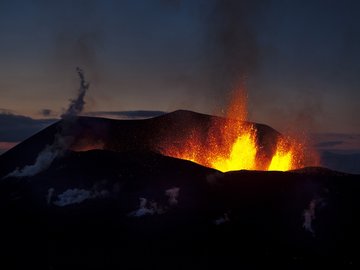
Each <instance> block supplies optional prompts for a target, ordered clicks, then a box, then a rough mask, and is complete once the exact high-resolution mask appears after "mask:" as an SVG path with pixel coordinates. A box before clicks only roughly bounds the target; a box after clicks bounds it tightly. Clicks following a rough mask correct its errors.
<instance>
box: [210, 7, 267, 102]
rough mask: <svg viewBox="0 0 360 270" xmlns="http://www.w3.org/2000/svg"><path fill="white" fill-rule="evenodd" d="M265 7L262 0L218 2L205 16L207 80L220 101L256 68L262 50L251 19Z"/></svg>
mask: <svg viewBox="0 0 360 270" xmlns="http://www.w3.org/2000/svg"><path fill="white" fill-rule="evenodd" d="M262 6H263V1H237V0H229V1H222V0H218V1H214V4H213V8H212V10H210V12H209V13H208V16H206V19H205V23H206V25H207V26H208V29H207V34H206V37H207V38H206V39H205V43H206V44H205V48H206V49H205V53H206V59H207V61H208V62H207V65H208V68H209V73H208V76H209V77H208V78H209V80H210V83H211V85H212V87H211V88H212V91H213V95H214V97H216V98H219V99H220V100H223V99H224V97H227V94H229V91H231V90H233V89H234V88H235V87H237V86H238V84H239V83H242V82H244V81H245V80H246V78H247V77H249V76H251V74H252V72H254V71H255V70H256V68H257V65H258V62H259V48H258V44H257V40H256V31H255V29H254V27H253V25H252V22H251V21H250V18H251V15H254V14H255V13H256V12H257V11H258V10H259V9H260V8H261V7H262ZM224 101H225V100H224Z"/></svg>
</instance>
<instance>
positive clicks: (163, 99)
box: [0, 0, 360, 141]
mask: <svg viewBox="0 0 360 270" xmlns="http://www.w3.org/2000/svg"><path fill="white" fill-rule="evenodd" d="M359 11H360V1H330V0H329V1H325V0H324V1H296V0H291V1H285V0H284V1H280V0H278V1H250V0H249V1H226V0H224V1H218V0H208V1H207V0H199V1H192V0H183V1H182V0H177V1H175V0H174V1H167V0H152V1H150V0H149V1H148V0H133V1H104V0H102V1H91V0H89V1H80V0H78V1H45V0H32V1H13V0H11V1H4V0H0V34H1V35H0V59H1V64H0V109H1V111H0V114H3V115H4V114H5V115H13V116H14V115H18V116H20V115H23V116H28V117H31V118H39V119H40V118H42V119H43V118H57V117H59V115H60V114H61V113H62V110H63V108H65V107H66V106H67V104H68V100H69V99H70V98H73V97H74V96H75V95H76V90H77V89H78V85H79V81H78V77H77V74H76V72H75V68H76V67H77V66H79V67H81V68H83V69H84V71H85V75H86V78H87V80H88V81H90V90H89V93H88V96H87V97H86V101H87V104H86V111H87V112H96V111H102V112H104V111H106V112H111V111H115V112H116V111H127V110H156V111H173V110H177V109H190V110H194V111H198V112H203V113H210V114H214V113H215V114H221V111H222V110H223V109H224V108H225V106H226V102H227V100H228V98H229V93H230V92H231V90H233V89H234V88H236V86H237V85H238V83H239V81H242V82H244V83H245V85H246V88H247V91H248V98H249V110H250V120H252V121H255V122H260V123H266V124H268V125H270V126H272V127H274V128H276V129H278V130H280V131H282V130H286V129H288V128H290V127H291V126H293V125H298V126H301V127H304V128H307V129H309V130H310V131H312V132H338V133H360V120H359V112H360V89H359V87H360V16H359ZM44 110H45V111H44ZM0 141H1V140H0Z"/></svg>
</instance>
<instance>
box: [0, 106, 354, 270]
mask: <svg viewBox="0 0 360 270" xmlns="http://www.w3.org/2000/svg"><path fill="white" fill-rule="evenodd" d="M219 121H222V120H221V118H219ZM58 125H59V123H57V124H54V125H52V126H50V127H48V128H46V129H44V130H43V131H41V132H39V133H38V134H36V135H34V136H33V137H31V138H29V139H28V140H26V141H24V142H23V143H21V144H19V145H18V146H16V147H15V148H13V149H12V150H10V151H8V152H7V153H5V154H4V155H2V156H0V166H1V174H0V175H5V174H7V173H8V172H9V171H11V170H13V169H14V168H15V167H16V166H23V165H26V164H31V163H33V161H34V159H35V158H36V155H37V154H38V153H39V152H40V151H41V150H42V149H43V148H44V147H45V145H46V144H50V143H52V141H53V138H54V136H55V134H56V133H57V128H58ZM193 125H200V127H201V128H203V129H205V130H206V128H208V125H209V116H206V115H202V114H195V113H192V112H186V111H178V112H174V113H172V114H168V115H164V116H160V117H157V118H154V119H148V120H136V121H116V120H108V119H100V118H87V117H80V118H78V120H77V123H76V125H74V129H73V131H72V134H73V135H72V136H74V137H75V138H76V140H75V141H74V145H73V148H74V149H76V148H81V147H85V146H86V147H88V146H89V145H93V146H94V148H96V147H95V146H98V145H101V147H100V148H102V150H90V151H81V152H76V151H66V152H65V153H64V154H63V155H61V156H59V157H58V158H56V159H55V160H54V161H53V162H52V164H51V165H50V167H48V168H47V169H46V170H44V171H42V172H40V173H39V174H36V175H34V176H31V177H23V178H16V177H8V178H5V179H2V180H0V215H1V230H0V239H1V245H2V246H3V249H2V250H3V251H2V252H1V253H0V254H1V255H0V256H1V258H0V267H2V268H3V269H28V268H31V269H69V268H75V269H230V268H231V269H232V268H237V269H238V268H245V269H249V268H251V269H257V268H259V267H261V268H265V267H267V268H268V267H277V268H288V269H303V268H313V267H318V268H321V269H322V268H326V267H337V268H339V269H345V268H355V269H357V268H358V267H359V257H358V249H357V248H356V247H357V244H358V243H359V240H360V233H359V228H360V218H359V216H360V199H359V196H358V191H359V190H360V179H359V175H351V174H346V173H341V172H334V171H332V170H329V169H325V168H319V167H312V168H304V169H301V170H295V171H289V172H263V171H236V172H229V173H221V172H219V171H216V170H214V169H210V168H206V167H203V166H200V165H198V164H195V163H192V162H190V161H186V160H180V159H175V158H171V157H166V156H162V155H160V154H158V153H156V152H155V151H153V150H154V149H153V146H154V145H156V144H157V142H156V140H157V139H160V138H164V137H168V138H171V136H174V137H175V138H177V133H179V131H181V133H182V132H185V133H186V132H188V131H187V127H188V126H193ZM257 128H258V130H259V132H260V134H263V135H262V136H263V137H262V138H260V139H259V140H260V143H262V144H263V145H264V146H266V145H267V144H268V145H269V146H268V147H269V149H271V145H270V143H271V141H272V140H275V139H276V136H279V135H278V133H277V132H276V131H274V130H273V129H271V128H269V127H267V126H264V125H257ZM269 134H270V135H269ZM165 135H166V136H165ZM175 143H176V142H175ZM106 149H113V151H110V150H106ZM83 150H84V149H83Z"/></svg>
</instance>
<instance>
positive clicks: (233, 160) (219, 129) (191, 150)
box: [161, 90, 303, 172]
mask: <svg viewBox="0 0 360 270" xmlns="http://www.w3.org/2000/svg"><path fill="white" fill-rule="evenodd" d="M246 104H247V102H246V92H245V91H244V90H240V91H237V92H235V95H234V96H233V99H232V102H231V103H230V106H229V108H228V110H227V114H226V119H221V120H220V119H219V118H214V119H212V121H211V124H210V127H208V129H207V130H206V131H205V136H204V129H201V128H196V127H194V128H193V129H192V130H191V132H190V133H188V134H186V132H184V134H185V135H184V137H181V138H179V139H178V140H177V143H176V144H172V143H170V144H169V143H168V144H167V145H166V146H165V147H162V150H161V152H162V154H164V155H168V156H172V157H176V158H180V159H186V160H190V161H193V162H195V163H198V164H201V165H204V166H207V167H211V168H215V169H217V170H220V171H222V172H226V171H233V170H242V169H245V170H271V171H288V170H292V169H297V168H300V167H302V166H303V161H302V157H303V153H302V152H303V149H302V146H301V144H299V143H298V142H296V141H295V140H294V139H289V138H284V137H282V136H281V135H279V134H278V135H277V138H275V139H273V142H272V144H271V147H265V146H264V144H262V143H261V142H260V141H261V140H260V137H261V136H260V135H259V134H258V130H257V128H256V125H253V124H251V123H248V122H245V121H246V119H247V108H246ZM263 137H264V136H262V140H264V138H263ZM267 143H268V144H269V142H267ZM265 148H266V149H265Z"/></svg>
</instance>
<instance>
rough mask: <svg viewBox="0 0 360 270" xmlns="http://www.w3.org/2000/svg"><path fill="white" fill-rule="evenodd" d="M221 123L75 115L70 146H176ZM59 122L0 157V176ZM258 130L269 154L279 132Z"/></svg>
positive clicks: (177, 115) (178, 115)
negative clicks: (193, 135) (196, 132)
mask: <svg viewBox="0 0 360 270" xmlns="http://www.w3.org/2000/svg"><path fill="white" fill-rule="evenodd" d="M214 121H218V122H220V123H221V122H224V121H225V119H224V118H220V117H214V116H210V115H205V114H200V113H195V112H191V111H183V110H182V111H175V112H173V113H169V114H166V115H162V116H159V117H155V118H152V119H146V120H112V119H104V118H92V117H79V118H78V119H77V121H76V123H75V124H74V128H73V129H72V133H71V134H69V135H72V136H74V138H75V140H74V145H73V149H75V150H84V149H86V150H90V149H92V148H93V149H97V148H101V149H107V150H112V151H118V152H123V151H141V150H146V151H155V152H158V151H159V150H160V149H159V148H160V147H161V146H163V145H164V143H166V144H167V145H177V144H181V143H182V140H181V139H182V138H185V137H187V136H188V135H189V134H190V133H191V132H192V131H193V129H194V128H195V129H197V130H198V131H199V132H200V133H203V134H206V133H207V131H208V129H209V127H210V125H211V124H212V123H213V122H214ZM60 125H61V121H59V122H58V123H55V124H54V125H52V126H50V127H48V128H46V129H44V130H42V131H40V132H39V133H37V134H35V135H34V136H32V137H30V138H29V139H27V140H25V141H24V142H22V143H20V144H19V145H17V146H15V147H14V148H13V149H11V150H9V151H8V152H6V153H4V154H3V155H1V156H0V177H2V176H4V175H6V174H7V173H9V172H11V171H13V170H14V169H15V168H16V167H23V166H25V165H29V164H33V163H34V162H35V159H36V157H37V155H38V153H40V151H42V150H43V149H44V148H45V146H46V145H48V144H51V143H52V142H53V140H54V136H55V134H56V133H57V132H58V130H59V127H60ZM254 125H255V126H256V128H257V130H258V141H259V143H260V145H262V146H263V147H262V151H263V152H264V153H265V154H269V153H272V151H273V148H274V145H275V143H276V139H277V137H278V136H279V133H278V132H276V131H275V130H274V129H272V128H270V127H269V126H266V125H262V124H254Z"/></svg>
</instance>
